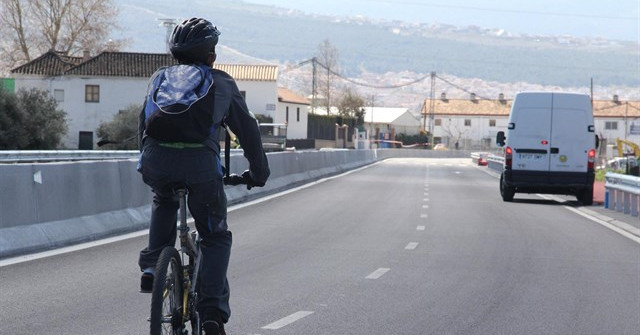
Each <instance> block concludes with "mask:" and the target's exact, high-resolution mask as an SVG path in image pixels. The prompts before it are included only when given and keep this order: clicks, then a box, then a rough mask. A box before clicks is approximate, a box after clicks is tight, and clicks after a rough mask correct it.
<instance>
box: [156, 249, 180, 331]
mask: <svg viewBox="0 0 640 335" xmlns="http://www.w3.org/2000/svg"><path fill="white" fill-rule="evenodd" d="M182 298H183V291H182V262H181V261H180V255H179V254H178V251H177V250H176V249H175V248H173V247H166V248H164V249H163V250H162V253H160V258H158V262H157V264H156V273H155V277H154V279H153V291H152V293H151V318H150V319H149V321H150V326H151V335H163V334H172V335H176V334H180V335H182V329H183V326H184V324H183V322H182Z"/></svg>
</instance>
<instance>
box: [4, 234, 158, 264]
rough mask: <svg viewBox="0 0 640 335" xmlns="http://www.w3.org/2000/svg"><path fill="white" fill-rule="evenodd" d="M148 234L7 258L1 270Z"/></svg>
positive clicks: (130, 235)
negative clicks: (4, 267) (5, 267)
mask: <svg viewBox="0 0 640 335" xmlns="http://www.w3.org/2000/svg"><path fill="white" fill-rule="evenodd" d="M148 234H149V229H145V230H141V231H137V232H133V233H129V234H125V235H120V236H114V237H109V238H105V239H102V240H97V241H92V242H86V243H81V244H76V245H72V246H68V247H63V248H60V249H54V250H49V251H43V252H39V253H35V254H29V255H24V256H17V257H13V258H7V259H3V260H0V268H1V267H3V266H9V265H13V264H18V263H23V262H29V261H33V260H36V259H41V258H46V257H51V256H57V255H62V254H66V253H69V252H74V251H78V250H83V249H88V248H93V247H97V246H101V245H105V244H109V243H114V242H118V241H122V240H127V239H130V238H136V237H140V236H144V235H148Z"/></svg>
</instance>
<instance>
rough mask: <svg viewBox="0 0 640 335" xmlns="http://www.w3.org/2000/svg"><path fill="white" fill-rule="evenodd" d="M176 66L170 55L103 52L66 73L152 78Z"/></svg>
mask: <svg viewBox="0 0 640 335" xmlns="http://www.w3.org/2000/svg"><path fill="white" fill-rule="evenodd" d="M173 64H176V61H175V60H174V59H173V56H171V55H169V54H146V53H130V52H103V53H101V54H99V55H97V56H95V57H93V58H90V59H89V60H87V61H86V62H83V63H82V64H79V65H77V66H75V67H73V68H71V69H68V70H67V71H65V73H64V74H65V75H71V76H74V75H75V76H106V77H145V78H146V77H150V76H151V75H153V73H154V72H155V71H156V70H157V69H158V68H159V67H162V66H169V65H173Z"/></svg>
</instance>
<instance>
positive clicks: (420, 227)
mask: <svg viewBox="0 0 640 335" xmlns="http://www.w3.org/2000/svg"><path fill="white" fill-rule="evenodd" d="M425 229H427V227H426V226H418V227H416V230H425Z"/></svg>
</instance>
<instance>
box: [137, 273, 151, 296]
mask: <svg viewBox="0 0 640 335" xmlns="http://www.w3.org/2000/svg"><path fill="white" fill-rule="evenodd" d="M151 291H153V274H151V273H148V272H145V273H143V274H142V277H140V293H151Z"/></svg>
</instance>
